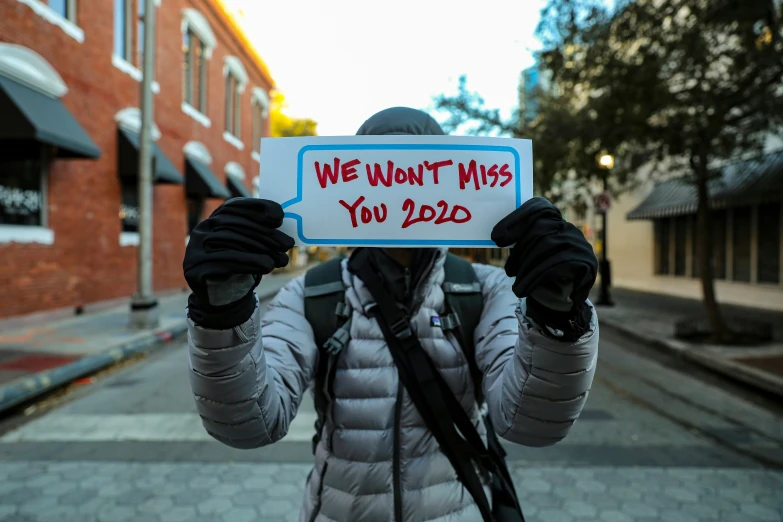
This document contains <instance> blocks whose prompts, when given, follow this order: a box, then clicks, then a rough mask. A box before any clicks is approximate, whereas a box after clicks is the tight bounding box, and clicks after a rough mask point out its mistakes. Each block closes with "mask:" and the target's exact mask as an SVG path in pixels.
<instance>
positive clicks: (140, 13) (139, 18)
mask: <svg viewBox="0 0 783 522" xmlns="http://www.w3.org/2000/svg"><path fill="white" fill-rule="evenodd" d="M136 2H137V5H136V66H137V67H139V68H141V67H142V66H143V64H144V22H145V17H144V5H145V3H146V2H145V1H144V0H136Z"/></svg>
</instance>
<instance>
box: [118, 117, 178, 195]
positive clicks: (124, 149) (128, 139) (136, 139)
mask: <svg viewBox="0 0 783 522" xmlns="http://www.w3.org/2000/svg"><path fill="white" fill-rule="evenodd" d="M119 140H120V148H119V154H118V158H119V159H118V161H119V172H120V177H122V178H132V179H135V178H136V177H137V176H138V175H139V143H140V136H139V135H138V134H136V133H135V132H130V131H127V130H125V129H119ZM152 154H153V158H154V160H155V161H154V162H153V165H154V166H155V170H154V171H153V173H152V176H153V178H152V179H153V181H154V182H155V183H172V184H176V185H182V184H183V183H184V182H185V179H184V178H183V177H182V174H181V173H180V172H179V171H178V170H177V167H175V166H174V164H173V163H171V161H170V160H169V158H168V157H167V156H166V155H165V154H164V153H163V151H162V150H161V149H160V147H158V145H157V144H156V143H153V144H152Z"/></svg>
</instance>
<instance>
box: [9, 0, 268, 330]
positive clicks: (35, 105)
mask: <svg viewBox="0 0 783 522" xmlns="http://www.w3.org/2000/svg"><path fill="white" fill-rule="evenodd" d="M155 4H156V6H157V7H156V9H157V12H156V14H157V17H156V18H157V23H156V35H155V39H156V64H155V71H156V77H155V80H156V82H155V84H154V85H153V91H154V92H155V95H154V100H155V108H154V114H155V118H154V119H155V128H154V130H153V137H154V139H155V140H156V141H155V145H156V146H155V150H154V152H153V155H154V165H155V166H154V169H155V170H154V178H155V186H154V189H153V190H154V218H153V222H154V225H153V226H154V239H153V242H154V269H153V270H154V288H155V291H156V292H165V291H167V290H175V289H181V288H183V287H184V286H185V283H184V279H183V277H182V268H181V267H182V258H183V256H184V251H185V245H186V237H187V235H188V233H189V230H190V229H191V227H192V226H194V224H195V223H197V222H198V221H199V220H200V219H202V218H203V217H205V216H206V215H208V214H209V212H211V211H212V210H213V209H214V208H215V207H216V206H217V205H219V204H220V203H221V201H222V200H224V199H225V198H227V197H229V195H230V194H240V193H244V194H247V193H249V191H250V190H251V187H252V178H253V177H254V176H255V175H256V172H257V171H258V148H259V145H258V143H259V141H260V137H261V136H262V135H263V134H264V133H266V132H267V129H268V121H267V116H268V106H269V95H268V93H269V91H270V90H271V89H272V88H273V87H274V84H273V81H272V78H271V77H270V75H269V73H268V72H267V70H266V68H265V66H264V64H263V62H262V61H261V60H260V58H259V57H258V56H257V55H256V54H255V53H254V51H253V50H252V48H251V47H250V45H249V43H248V41H247V39H246V38H245V36H244V35H243V34H242V33H241V31H240V30H239V29H238V28H237V25H236V23H235V21H234V19H233V18H232V17H231V15H230V14H229V13H228V12H227V11H226V9H225V8H224V7H223V6H222V4H221V3H220V2H219V1H217V0H156V2H155ZM143 8H144V5H143V1H142V0H0V42H2V43H0V115H2V117H1V118H0V295H1V296H2V298H0V317H10V316H16V315H21V314H28V313H31V312H39V311H45V310H55V309H68V308H73V309H76V308H78V307H83V306H85V305H89V304H91V303H96V302H100V301H106V300H111V299H117V298H123V297H127V296H130V295H131V294H132V293H133V292H134V291H135V288H136V246H135V245H136V244H137V243H138V234H137V233H136V223H135V217H136V216H135V214H136V204H135V203H136V191H137V185H136V176H137V173H136V170H137V164H138V141H139V140H138V133H139V129H140V112H139V109H138V107H139V103H140V80H141V73H140V67H141V52H140V51H141V49H142V46H143V31H144V21H143Z"/></svg>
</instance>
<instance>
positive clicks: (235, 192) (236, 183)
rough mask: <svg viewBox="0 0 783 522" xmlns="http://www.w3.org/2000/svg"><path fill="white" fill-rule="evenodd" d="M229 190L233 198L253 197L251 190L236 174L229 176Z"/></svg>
mask: <svg viewBox="0 0 783 522" xmlns="http://www.w3.org/2000/svg"><path fill="white" fill-rule="evenodd" d="M227 185H228V191H229V192H230V193H231V197H232V198H249V197H252V196H251V194H250V191H249V190H247V188H246V187H245V184H244V183H242V180H241V179H238V178H235V177H234V176H228V183H227Z"/></svg>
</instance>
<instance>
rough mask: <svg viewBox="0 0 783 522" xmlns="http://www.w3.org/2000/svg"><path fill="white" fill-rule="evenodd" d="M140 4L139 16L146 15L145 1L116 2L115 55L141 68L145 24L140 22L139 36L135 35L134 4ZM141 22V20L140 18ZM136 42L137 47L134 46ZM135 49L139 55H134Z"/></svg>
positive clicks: (127, 0) (120, 0) (126, 0)
mask: <svg viewBox="0 0 783 522" xmlns="http://www.w3.org/2000/svg"><path fill="white" fill-rule="evenodd" d="M135 1H137V2H138V10H137V15H138V16H139V17H142V16H143V15H144V0H114V55H115V56H117V57H119V58H122V59H123V60H125V61H126V62H128V63H130V64H132V65H134V66H136V67H141V64H142V57H141V51H142V50H143V45H144V41H143V31H144V27H143V22H141V21H140V23H139V26H138V29H139V31H140V33H139V34H137V35H135V36H136V38H134V34H133V19H134V17H133V12H134V10H133V7H134V6H133V4H134V2H135ZM140 20H141V18H140ZM134 41H135V42H137V46H134ZM134 48H138V50H139V53H138V55H137V54H135V53H134Z"/></svg>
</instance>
